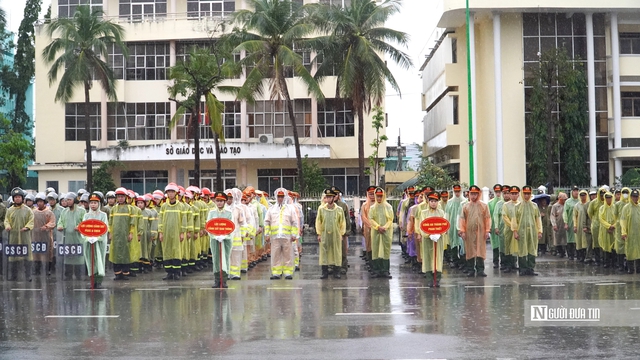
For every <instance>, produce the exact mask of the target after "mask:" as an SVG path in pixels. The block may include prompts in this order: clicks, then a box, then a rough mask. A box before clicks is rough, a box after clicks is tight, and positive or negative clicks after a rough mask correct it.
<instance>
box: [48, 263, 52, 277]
mask: <svg viewBox="0 0 640 360" xmlns="http://www.w3.org/2000/svg"><path fill="white" fill-rule="evenodd" d="M52 271H53V262H49V263H48V264H47V275H51V272H52Z"/></svg>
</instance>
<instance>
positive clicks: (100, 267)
mask: <svg viewBox="0 0 640 360" xmlns="http://www.w3.org/2000/svg"><path fill="white" fill-rule="evenodd" d="M89 219H96V220H100V221H102V222H103V223H105V225H107V224H108V222H109V219H108V217H107V214H105V213H104V212H102V211H100V210H98V211H91V210H89V212H88V213H86V214H84V217H83V221H84V220H89ZM82 239H83V240H84V245H83V248H84V249H83V252H84V262H85V264H86V265H87V275H89V276H91V275H92V274H91V243H90V242H89V238H88V237H86V236H84V235H82ZM93 247H94V248H93V273H94V274H96V275H98V276H104V262H105V259H106V253H107V234H104V235H102V236H99V237H98V241H96V242H95V243H94V244H93Z"/></svg>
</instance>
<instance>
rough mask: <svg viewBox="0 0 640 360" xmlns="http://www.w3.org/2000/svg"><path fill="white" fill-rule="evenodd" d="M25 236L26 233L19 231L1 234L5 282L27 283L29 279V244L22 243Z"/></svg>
mask: <svg viewBox="0 0 640 360" xmlns="http://www.w3.org/2000/svg"><path fill="white" fill-rule="evenodd" d="M14 232H15V233H14ZM12 235H13V239H12V238H11V236H12ZM26 235H27V234H26V232H23V231H20V230H19V229H12V230H11V231H5V232H4V234H3V239H2V240H3V241H2V272H3V274H4V279H5V280H8V281H27V280H30V279H31V256H32V253H31V243H30V242H29V241H23V240H24V239H25V236H26Z"/></svg>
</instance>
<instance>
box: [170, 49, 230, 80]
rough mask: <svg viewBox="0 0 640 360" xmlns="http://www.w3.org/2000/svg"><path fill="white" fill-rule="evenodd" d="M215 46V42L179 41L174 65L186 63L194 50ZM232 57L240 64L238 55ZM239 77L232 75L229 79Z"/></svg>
mask: <svg viewBox="0 0 640 360" xmlns="http://www.w3.org/2000/svg"><path fill="white" fill-rule="evenodd" d="M215 46H216V43H215V41H211V40H196V41H179V42H177V43H176V63H179V62H181V61H182V62H185V61H188V60H189V57H190V54H191V53H192V52H193V51H194V50H196V49H207V48H208V49H213V47H215ZM210 51H213V50H210ZM232 56H233V61H234V62H235V63H239V62H240V53H233V54H232ZM225 61H227V59H222V62H221V63H224V62H225ZM240 75H241V74H234V75H233V76H231V78H233V79H239V78H240Z"/></svg>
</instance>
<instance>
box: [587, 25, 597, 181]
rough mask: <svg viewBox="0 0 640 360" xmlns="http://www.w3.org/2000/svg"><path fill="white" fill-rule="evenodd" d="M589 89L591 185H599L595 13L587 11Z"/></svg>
mask: <svg viewBox="0 0 640 360" xmlns="http://www.w3.org/2000/svg"><path fill="white" fill-rule="evenodd" d="M586 19H587V82H588V86H587V90H588V94H589V96H588V99H589V176H590V178H591V186H592V187H596V186H598V168H597V154H596V83H595V78H596V76H595V62H594V61H595V55H594V45H593V14H591V13H587V14H586Z"/></svg>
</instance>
